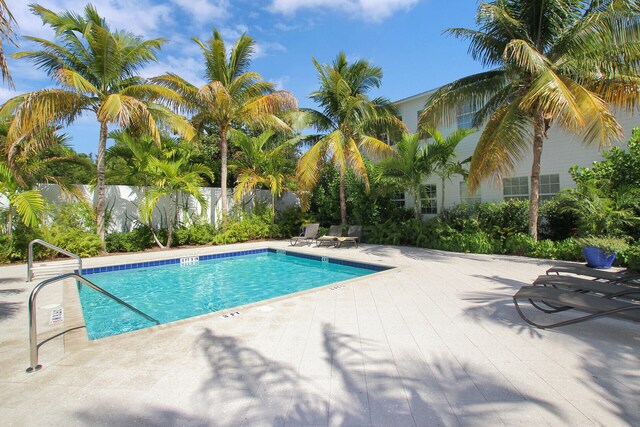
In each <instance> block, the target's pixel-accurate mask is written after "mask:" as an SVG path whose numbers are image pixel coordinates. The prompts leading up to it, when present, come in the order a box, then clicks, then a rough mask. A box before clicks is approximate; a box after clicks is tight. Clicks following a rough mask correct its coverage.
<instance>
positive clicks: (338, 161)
mask: <svg viewBox="0 0 640 427" xmlns="http://www.w3.org/2000/svg"><path fill="white" fill-rule="evenodd" d="M313 64H314V65H315V67H316V70H317V71H318V80H319V83H320V88H319V89H318V90H317V91H315V92H312V93H311V95H309V98H311V99H312V100H313V101H315V102H316V103H317V104H318V105H319V106H320V108H322V111H315V110H306V112H307V114H308V115H309V120H310V122H311V124H312V125H313V126H314V127H315V128H316V129H317V130H318V131H319V132H327V134H326V135H325V136H324V137H323V138H321V139H320V140H319V141H318V142H317V143H315V144H314V145H313V146H312V147H311V148H310V149H309V150H308V151H307V152H306V153H305V154H304V155H303V156H302V157H301V158H300V161H299V162H298V171H297V175H298V179H299V180H300V183H301V184H302V186H303V187H306V189H311V188H313V187H314V186H315V185H316V183H317V182H318V179H319V178H320V171H321V168H320V164H321V163H322V162H323V161H324V160H325V157H328V158H329V159H330V161H331V162H332V163H333V164H335V165H336V167H337V168H338V171H339V174H340V218H341V221H342V224H343V225H344V224H346V223H347V199H346V194H345V185H344V178H345V174H346V172H347V169H348V168H352V169H353V171H354V173H355V174H356V176H358V177H359V178H361V179H362V180H364V183H365V188H366V189H367V190H368V189H369V179H368V177H367V170H366V168H365V164H364V159H363V153H364V154H366V155H368V156H370V157H374V158H375V157H385V156H388V155H392V154H393V149H392V148H391V147H390V146H389V145H387V144H386V143H385V142H383V141H382V140H381V139H379V138H377V137H376V136H377V135H382V134H383V133H384V132H385V131H389V130H390V129H393V128H396V129H397V128H404V125H403V124H402V122H401V121H400V120H399V119H398V118H397V117H396V116H395V112H396V110H395V107H394V105H393V104H392V103H391V102H390V101H389V100H387V99H386V98H381V97H380V98H374V99H369V96H368V95H367V93H368V92H369V91H370V90H371V89H374V88H378V87H379V86H380V83H381V80H382V69H381V68H380V67H376V66H373V65H371V64H370V63H369V62H368V61H365V60H358V61H355V62H353V63H352V64H349V62H348V61H347V58H346V55H345V53H344V52H340V53H339V54H338V56H337V57H336V59H335V60H334V61H333V63H332V64H320V63H318V61H316V60H315V58H314V59H313Z"/></svg>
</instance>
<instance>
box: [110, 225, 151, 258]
mask: <svg viewBox="0 0 640 427" xmlns="http://www.w3.org/2000/svg"><path fill="white" fill-rule="evenodd" d="M161 231H162V230H161ZM105 241H106V242H105V243H106V249H107V252H138V251H143V250H145V249H149V248H152V247H153V246H154V244H155V243H154V241H153V235H152V234H151V231H150V230H149V227H147V226H141V227H137V228H134V229H133V230H131V231H127V232H122V233H111V234H109V235H108V236H107V237H106V239H105Z"/></svg>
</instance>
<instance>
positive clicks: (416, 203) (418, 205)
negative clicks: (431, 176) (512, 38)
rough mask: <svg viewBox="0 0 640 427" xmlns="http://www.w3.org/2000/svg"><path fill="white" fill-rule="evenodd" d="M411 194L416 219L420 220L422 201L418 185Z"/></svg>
mask: <svg viewBox="0 0 640 427" xmlns="http://www.w3.org/2000/svg"><path fill="white" fill-rule="evenodd" d="M412 193H413V194H412V196H413V200H414V203H413V209H414V213H415V215H416V219H422V199H420V186H419V185H418V187H417V188H414V189H413V191H412Z"/></svg>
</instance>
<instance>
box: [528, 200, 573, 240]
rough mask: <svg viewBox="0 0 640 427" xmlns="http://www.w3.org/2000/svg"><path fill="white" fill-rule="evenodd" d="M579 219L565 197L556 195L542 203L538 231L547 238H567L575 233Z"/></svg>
mask: <svg viewBox="0 0 640 427" xmlns="http://www.w3.org/2000/svg"><path fill="white" fill-rule="evenodd" d="M578 221H579V218H578V215H577V213H576V212H574V211H572V210H571V209H570V208H569V207H568V206H567V203H566V202H565V201H564V200H563V198H561V197H554V198H552V199H550V200H547V201H545V202H543V203H542V204H541V205H540V212H539V215H538V233H539V234H540V237H542V238H546V239H551V240H556V241H557V240H563V239H567V238H569V237H571V236H573V235H575V233H576V231H577V229H578Z"/></svg>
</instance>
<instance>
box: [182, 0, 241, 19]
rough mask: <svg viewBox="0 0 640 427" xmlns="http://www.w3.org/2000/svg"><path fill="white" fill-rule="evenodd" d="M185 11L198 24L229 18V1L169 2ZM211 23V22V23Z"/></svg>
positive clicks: (189, 0) (188, 0)
mask: <svg viewBox="0 0 640 427" xmlns="http://www.w3.org/2000/svg"><path fill="white" fill-rule="evenodd" d="M171 2H172V3H173V4H175V5H177V6H179V7H181V8H183V9H184V10H186V11H187V12H188V13H189V14H190V15H191V16H192V17H193V19H195V21H196V22H197V23H199V24H204V23H205V22H212V21H213V20H214V19H220V20H222V19H226V18H228V17H229V9H230V6H231V5H230V2H229V0H171ZM212 23H213V22H212Z"/></svg>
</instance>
